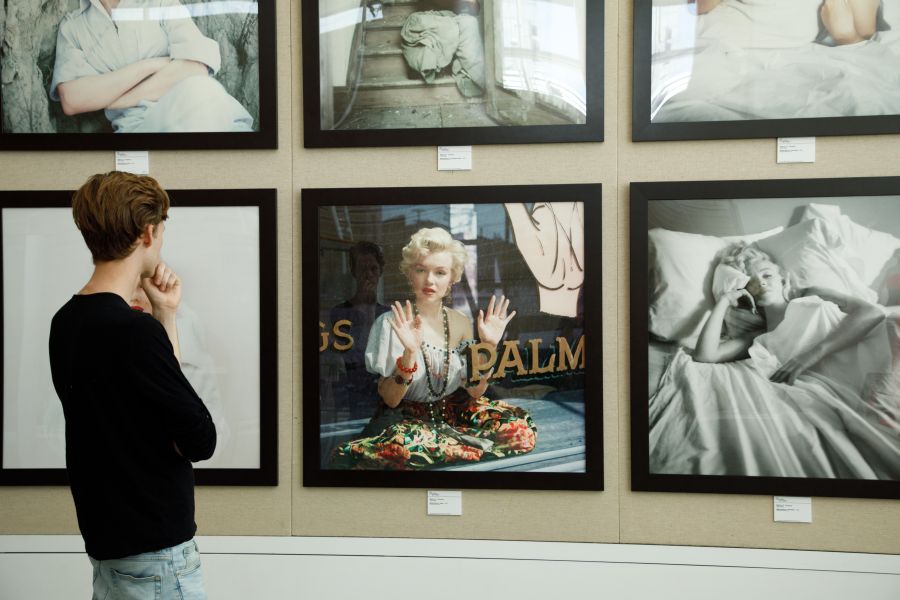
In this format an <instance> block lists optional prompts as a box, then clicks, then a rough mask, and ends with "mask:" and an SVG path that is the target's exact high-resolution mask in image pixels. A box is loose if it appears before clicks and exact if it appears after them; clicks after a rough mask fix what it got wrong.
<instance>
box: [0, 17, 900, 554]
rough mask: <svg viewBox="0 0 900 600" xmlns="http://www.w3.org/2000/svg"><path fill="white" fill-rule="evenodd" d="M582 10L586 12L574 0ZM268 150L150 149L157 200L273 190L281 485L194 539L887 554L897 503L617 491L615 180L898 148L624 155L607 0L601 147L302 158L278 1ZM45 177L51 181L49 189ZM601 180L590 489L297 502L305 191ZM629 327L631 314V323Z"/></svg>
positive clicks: (31, 516)
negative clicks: (454, 512) (446, 161)
mask: <svg viewBox="0 0 900 600" xmlns="http://www.w3.org/2000/svg"><path fill="white" fill-rule="evenodd" d="M588 1H589V2H590V1H593V0H588ZM277 21H278V77H279V80H278V111H279V149H278V150H275V151H227V152H209V151H188V152H171V151H170V152H163V151H158V152H151V154H150V168H151V173H152V174H153V175H154V176H156V177H157V178H158V179H159V180H160V181H161V182H162V184H163V185H165V186H167V187H170V188H223V187H234V188H239V187H274V188H277V189H278V283H279V290H278V323H279V335H278V345H279V360H278V372H279V384H278V394H279V396H278V402H279V453H278V460H279V480H280V482H281V483H280V484H279V485H278V486H277V487H274V488H235V487H230V488H227V487H226V488H198V490H197V522H198V524H199V527H200V531H199V533H201V534H204V535H227V534H230V535H315V536H385V537H392V536H398V537H422V538H428V537H434V538H477V539H521V540H553V541H588V542H622V543H646V544H689V545H711V546H750V547H768V548H804V549H822V550H845V551H861V552H884V553H900V502H896V501H888V500H859V499H838V498H833V499H832V498H815V499H814V501H813V516H814V523H813V524H811V525H795V524H775V523H773V522H772V498H771V497H770V496H737V495H711V494H660V493H653V494H650V493H632V492H631V491H630V490H629V487H630V484H629V481H630V477H629V468H630V463H629V452H628V448H629V444H630V439H629V423H628V419H629V391H628V372H629V364H628V355H629V354H628V353H629V319H630V315H629V293H628V285H629V271H630V269H629V260H628V210H627V207H628V184H629V182H631V181H652V180H679V179H754V178H801V177H840V176H877V175H900V161H898V160H897V156H898V155H900V135H890V136H866V137H862V136H860V137H840V138H819V139H818V147H817V162H816V163H815V164H804V165H776V164H775V141H774V140H771V139H764V140H737V141H729V140H724V141H697V142H665V143H663V142H659V143H642V144H634V143H632V142H631V141H630V137H631V127H630V120H631V110H630V105H631V90H630V88H631V26H632V3H631V2H630V1H628V0H620V1H616V0H607V2H606V43H605V51H606V55H605V65H606V81H605V111H606V125H605V138H606V141H605V142H603V143H595V144H547V145H542V144H535V145H511V146H476V147H475V148H474V165H475V168H474V170H473V171H471V172H457V173H452V172H442V173H438V172H437V171H436V162H437V159H436V149H435V148H434V147H423V148H376V149H367V148H348V149H322V150H306V149H304V148H303V147H302V128H303V123H302V111H301V105H300V101H301V82H300V79H301V61H300V8H299V0H292V1H291V2H288V1H286V0H282V1H280V2H278V3H277ZM112 167H113V153H112V152H84V153H74V152H65V153H61V152H52V153H50V152H48V153H4V154H0V188H2V189H73V188H75V187H76V186H78V185H79V184H80V183H82V182H83V180H84V179H85V178H86V177H87V176H88V175H89V174H91V173H94V172H98V171H104V170H109V169H111V168H112ZM51 173H52V176H48V175H49V174H51ZM582 182H599V183H602V184H603V188H604V189H603V199H602V202H603V212H602V217H603V244H602V246H603V256H602V265H603V329H604V340H603V352H604V357H603V372H604V381H603V402H604V421H605V424H604V437H605V444H604V464H605V470H606V484H605V486H606V490H605V491H603V492H553V491H519V490H512V491H502V490H467V491H465V492H464V494H463V503H464V512H465V514H464V516H462V517H455V518H440V517H435V518H429V517H427V516H425V491H424V490H407V489H403V490H390V489H352V488H351V489H339V488H316V489H312V488H309V489H308V488H304V487H302V485H301V481H302V474H301V452H302V437H301V430H302V422H301V420H302V419H301V402H302V401H303V390H304V385H303V377H302V374H301V373H300V367H299V365H300V358H301V348H300V339H301V333H302V328H303V327H304V326H305V325H307V324H305V323H301V322H300V314H301V312H300V304H301V302H302V296H301V290H300V261H299V248H300V240H301V231H300V210H301V208H300V202H299V190H300V189H301V188H304V187H363V186H412V185H418V186H450V185H489V184H509V185H512V184H516V185H527V184H530V183H534V184H537V183H582ZM638 318H640V316H638ZM13 533H17V534H23V533H32V534H49V533H77V525H76V523H75V516H74V510H73V507H72V501H71V497H70V495H69V491H68V489H67V488H57V487H40V488H25V487H21V488H4V489H0V534H13Z"/></svg>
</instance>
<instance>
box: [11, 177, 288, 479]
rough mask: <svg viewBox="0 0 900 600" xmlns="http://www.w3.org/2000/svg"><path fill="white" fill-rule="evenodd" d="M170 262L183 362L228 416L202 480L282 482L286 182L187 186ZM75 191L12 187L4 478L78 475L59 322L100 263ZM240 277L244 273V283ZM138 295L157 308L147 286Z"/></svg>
mask: <svg viewBox="0 0 900 600" xmlns="http://www.w3.org/2000/svg"><path fill="white" fill-rule="evenodd" d="M169 197H170V199H171V202H172V205H171V208H170V209H169V218H168V220H167V221H166V241H165V247H164V248H163V260H165V261H166V263H167V264H169V265H170V266H171V267H172V269H173V270H174V271H175V272H176V273H177V274H178V276H179V277H180V278H181V280H182V282H183V293H182V301H181V305H180V306H179V308H178V315H177V326H178V339H179V343H180V346H181V355H182V356H181V368H182V371H183V372H184V374H185V376H186V377H187V379H188V381H190V383H191V385H192V386H193V387H194V390H195V391H196V392H197V394H198V395H199V396H200V398H202V399H203V401H204V403H205V404H206V406H207V408H208V409H209V411H210V414H211V415H212V417H213V421H214V422H215V424H216V431H217V437H218V441H217V444H216V451H215V453H214V454H213V456H212V457H211V458H210V459H209V460H206V461H201V462H198V463H195V464H194V468H195V474H196V481H197V483H198V484H199V485H276V484H277V476H278V472H277V422H276V421H277V403H278V401H277V370H276V365H277V360H276V359H277V354H276V335H277V329H276V316H275V315H276V304H275V290H276V279H275V190H189V191H188V190H175V191H170V192H169ZM71 198H72V192H66V191H39V192H35V191H32V192H0V221H2V223H0V249H2V278H0V281H2V288H0V296H2V299H3V301H2V318H0V327H2V337H3V348H2V359H3V361H2V362H3V371H2V388H0V389H2V410H0V467H2V468H0V484H2V485H62V484H66V482H67V479H66V471H65V466H66V461H65V428H64V426H65V421H64V418H63V411H62V405H61V404H60V401H59V398H58V397H57V395H56V392H55V390H54V388H53V383H52V380H51V377H50V361H49V357H48V354H47V340H48V338H49V334H50V320H51V318H52V317H53V315H54V314H55V313H56V311H57V310H58V309H59V308H60V307H61V306H62V305H63V304H65V302H66V301H67V300H68V299H69V298H70V297H71V295H72V294H74V293H76V292H77V291H78V290H79V289H80V288H81V287H82V286H83V285H84V284H85V283H86V282H87V280H88V279H89V278H90V276H91V273H92V272H93V265H92V263H91V254H90V252H89V251H88V249H87V246H86V245H85V243H84V240H83V239H82V237H81V234H80V232H79V231H78V229H77V228H76V227H75V223H74V221H73V220H72V210H71V208H70V207H71ZM235 282H240V284H236V283H235ZM135 292H136V293H135V298H134V299H132V301H131V302H130V304H132V306H133V307H134V308H135V310H149V309H150V307H149V303H148V302H147V299H146V296H145V295H143V294H140V293H138V292H137V290H135Z"/></svg>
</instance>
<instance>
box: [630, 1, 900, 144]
mask: <svg viewBox="0 0 900 600" xmlns="http://www.w3.org/2000/svg"><path fill="white" fill-rule="evenodd" d="M634 57H635V76H634V96H633V101H634V106H633V139H634V140H635V141H643V140H666V139H715V138H740V137H787V136H812V135H850V134H883V133H890V132H900V0H790V1H783V0H636V2H635V25H634Z"/></svg>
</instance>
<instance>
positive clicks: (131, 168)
mask: <svg viewBox="0 0 900 600" xmlns="http://www.w3.org/2000/svg"><path fill="white" fill-rule="evenodd" d="M116 171H125V172H126V173H134V174H135V175H149V174H150V153H149V152H147V151H146V150H143V151H140V152H131V151H129V152H116Z"/></svg>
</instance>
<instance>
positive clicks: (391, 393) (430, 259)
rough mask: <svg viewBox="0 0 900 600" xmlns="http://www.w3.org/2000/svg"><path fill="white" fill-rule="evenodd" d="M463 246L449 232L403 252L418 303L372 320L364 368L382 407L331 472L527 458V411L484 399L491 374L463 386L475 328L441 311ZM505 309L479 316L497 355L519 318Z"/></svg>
mask: <svg viewBox="0 0 900 600" xmlns="http://www.w3.org/2000/svg"><path fill="white" fill-rule="evenodd" d="M466 260H467V253H466V249H465V246H463V244H462V243H461V242H459V241H457V240H454V239H453V237H452V236H451V235H450V233H449V232H447V231H446V230H445V229H442V228H439V227H435V228H430V229H429V228H423V229H420V230H419V231H417V232H416V233H415V234H413V236H412V238H411V239H410V241H409V243H408V244H407V245H406V246H405V247H404V248H403V252H402V260H401V262H400V271H401V272H402V273H403V274H404V275H405V276H406V277H407V279H408V281H409V285H410V288H411V292H412V296H413V299H412V300H411V301H410V300H407V301H406V302H404V303H400V302H394V304H393V305H392V307H391V312H389V313H385V314H383V315H381V316H380V317H379V318H378V319H376V321H375V323H374V325H373V326H372V331H371V333H370V334H369V341H368V344H367V347H366V368H367V369H368V370H369V371H370V372H372V373H375V374H377V375H379V377H380V379H379V382H378V395H379V397H380V398H381V405H380V406H379V410H378V411H377V412H376V414H375V416H374V417H373V418H372V420H371V421H370V422H369V424H368V425H367V427H366V428H365V429H364V430H363V432H362V437H361V438H359V439H355V440H352V441H350V442H347V443H346V444H343V445H342V446H340V447H338V448H337V449H336V450H335V452H334V454H333V458H332V468H337V469H371V470H382V469H392V470H415V469H425V468H429V467H437V466H444V465H448V464H453V463H465V462H478V461H484V460H489V459H498V458H503V457H506V456H512V455H516V454H524V453H526V452H530V451H531V450H533V449H534V446H535V442H536V440H537V428H536V427H535V425H534V423H533V421H532V419H531V416H530V415H529V414H528V412H526V411H525V410H523V409H521V408H518V407H515V406H512V405H510V404H507V403H505V402H502V401H500V400H491V399H489V398H487V397H486V396H485V395H484V394H485V392H486V391H487V388H488V380H489V379H490V375H491V373H492V371H490V372H488V374H487V376H486V377H484V378H482V379H480V380H479V381H478V382H477V383H474V384H472V382H468V381H466V371H467V368H466V367H467V358H466V355H465V350H466V348H467V346H468V345H470V344H472V343H473V342H474V341H475V340H473V339H472V337H473V332H474V330H473V323H472V322H471V321H470V320H469V319H468V318H467V317H466V316H465V315H464V314H463V313H461V312H459V311H457V310H454V309H452V308H447V307H446V306H444V300H445V299H446V298H449V297H450V294H451V288H452V286H453V284H454V283H456V282H458V281H459V280H460V279H461V277H462V272H463V268H464V266H465V264H466ZM508 308H509V299H507V298H505V297H503V296H501V297H500V299H499V300H497V299H496V297H495V296H492V297H491V300H490V301H489V302H488V305H487V308H486V309H484V310H479V311H478V316H477V318H476V323H475V327H476V328H477V332H478V337H479V341H480V342H482V343H488V344H492V345H497V344H498V343H499V342H500V340H501V339H502V337H503V333H504V331H505V330H506V326H507V324H508V323H509V321H510V320H511V319H512V318H513V317H514V316H515V314H516V313H515V311H512V312H508Z"/></svg>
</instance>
